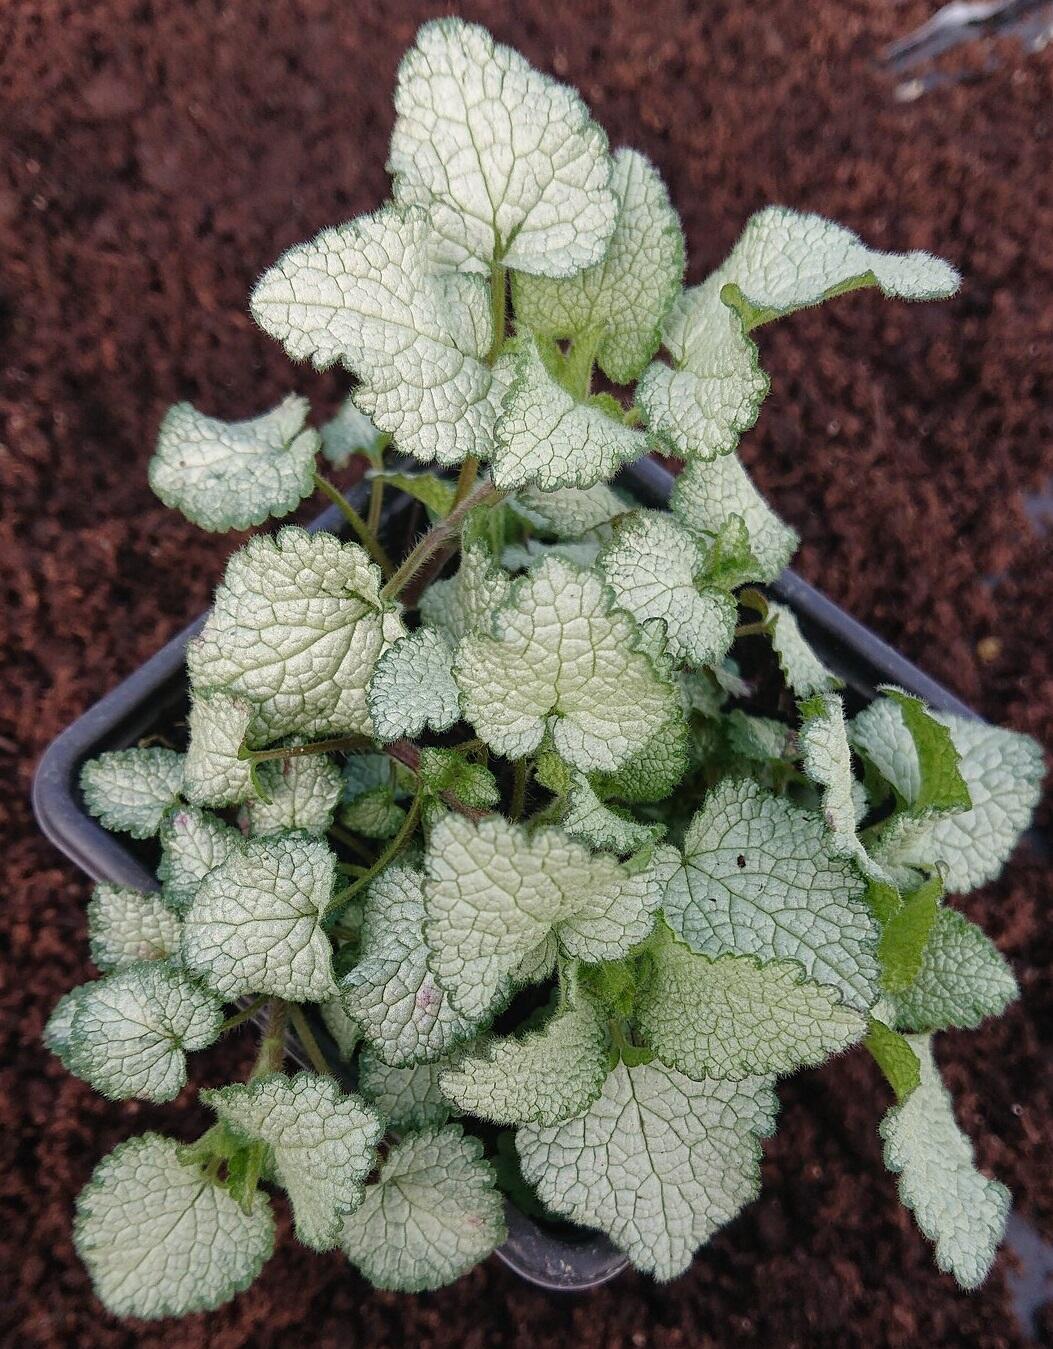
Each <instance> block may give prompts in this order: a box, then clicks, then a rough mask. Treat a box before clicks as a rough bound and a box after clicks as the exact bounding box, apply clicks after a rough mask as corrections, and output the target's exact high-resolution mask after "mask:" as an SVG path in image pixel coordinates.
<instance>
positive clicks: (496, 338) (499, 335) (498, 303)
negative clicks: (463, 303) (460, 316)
mask: <svg viewBox="0 0 1053 1349" xmlns="http://www.w3.org/2000/svg"><path fill="white" fill-rule="evenodd" d="M507 313H508V279H507V273H506V271H505V269H504V268H503V267H502V266H501V264H500V263H499V262H494V263H492V264H491V267H490V317H491V319H492V320H493V334H494V335H493V337H492V338H491V339H490V350H489V351H488V352H487V353H486V363H487V365H493V363H494V361H496V360H497V358H498V356H500V354H501V348H502V347H503V346H504V344H505V326H506V323H507Z"/></svg>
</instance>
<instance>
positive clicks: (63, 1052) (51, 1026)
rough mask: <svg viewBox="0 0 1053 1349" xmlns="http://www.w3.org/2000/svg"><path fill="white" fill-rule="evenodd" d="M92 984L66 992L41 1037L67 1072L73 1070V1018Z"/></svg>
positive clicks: (80, 985)
mask: <svg viewBox="0 0 1053 1349" xmlns="http://www.w3.org/2000/svg"><path fill="white" fill-rule="evenodd" d="M91 987H92V985H91V984H90V983H87V984H78V985H77V986H76V987H75V988H71V989H70V991H69V992H68V993H64V994H63V995H62V997H61V998H59V1000H58V1002H57V1003H55V1006H54V1007H53V1008H52V1009H51V1015H50V1016H49V1017H48V1020H47V1025H46V1026H45V1027H44V1034H43V1036H42V1037H41V1038H42V1039H43V1041H44V1044H45V1045H46V1046H47V1047H48V1049H50V1050H51V1052H52V1054H54V1055H55V1057H56V1058H57V1059H58V1061H59V1062H60V1063H61V1064H62V1066H63V1068H65V1069H66V1071H67V1072H73V1071H74V1069H73V1065H72V1046H71V1044H70V1036H71V1034H72V1032H73V1018H74V1017H75V1016H76V1013H77V1007H78V1006H79V1005H80V1000H81V998H82V997H83V996H84V994H85V993H86V992H87V990H88V989H89V988H91Z"/></svg>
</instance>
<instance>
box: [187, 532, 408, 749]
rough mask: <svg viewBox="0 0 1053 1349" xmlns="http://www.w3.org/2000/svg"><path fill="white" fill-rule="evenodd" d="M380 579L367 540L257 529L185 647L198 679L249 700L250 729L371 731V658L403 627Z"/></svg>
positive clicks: (269, 734)
mask: <svg viewBox="0 0 1053 1349" xmlns="http://www.w3.org/2000/svg"><path fill="white" fill-rule="evenodd" d="M381 580H382V578H381V575H380V569H379V568H378V567H377V566H376V565H375V563H373V562H371V561H370V560H369V557H368V555H367V554H366V552H365V551H364V550H363V549H362V548H359V547H358V545H357V544H354V543H341V542H340V541H339V539H336V538H334V537H333V535H331V534H308V533H307V532H306V531H305V530H302V529H297V528H294V527H292V526H287V527H286V528H284V529H281V530H279V531H278V533H277V534H275V535H273V536H269V535H257V536H256V537H255V538H253V539H250V540H249V542H248V543H247V544H246V545H245V547H244V548H242V549H241V550H240V551H239V552H237V553H235V554H234V556H233V557H232V558H231V559H230V562H229V563H228V564H227V574H226V576H225V578H224V581H223V584H222V585H221V586H220V587H219V589H218V590H217V591H216V599H215V604H214V606H213V609H212V612H211V614H210V615H209V618H208V622H207V623H206V624H205V628H204V631H203V632H202V633H201V635H200V637H197V638H195V639H194V640H193V641H192V642H191V643H190V646H189V647H188V648H187V665H188V668H189V670H190V677H191V680H192V681H193V683H194V686H195V687H196V688H199V689H204V688H208V687H209V686H212V685H220V686H225V687H227V688H229V690H230V692H231V693H232V694H235V695H237V696H238V697H241V698H245V699H247V700H248V701H249V702H251V703H252V704H253V705H254V707H255V710H256V717H255V721H254V724H253V728H252V733H253V738H255V737H257V736H258V737H261V738H265V739H272V740H277V739H280V738H282V737H283V736H288V735H309V736H324V735H341V734H347V733H349V732H356V731H357V732H361V733H363V734H365V735H369V734H370V733H371V732H372V729H373V728H372V723H371V721H370V718H369V709H368V707H367V706H366V687H367V685H368V684H369V678H370V675H371V674H372V673H373V666H374V665H375V663H376V661H377V659H378V657H379V656H380V654H381V652H382V651H383V650H384V648H385V647H386V646H387V645H388V644H389V643H390V642H393V641H396V640H397V639H398V638H399V637H400V636H402V633H403V631H404V629H403V626H402V620H401V619H400V618H399V616H398V614H397V612H396V611H395V610H394V609H392V608H391V607H389V606H388V605H386V604H385V603H384V601H383V600H381V598H380V584H381Z"/></svg>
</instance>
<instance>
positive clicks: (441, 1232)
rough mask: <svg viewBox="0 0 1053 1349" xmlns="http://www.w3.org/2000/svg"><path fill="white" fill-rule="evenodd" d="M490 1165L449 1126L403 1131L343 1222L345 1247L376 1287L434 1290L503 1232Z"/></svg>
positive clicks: (473, 1142) (481, 1256) (475, 1144)
mask: <svg viewBox="0 0 1053 1349" xmlns="http://www.w3.org/2000/svg"><path fill="white" fill-rule="evenodd" d="M494 1182H495V1177H494V1169H493V1167H492V1166H491V1164H490V1163H489V1162H488V1161H487V1160H486V1159H485V1157H484V1156H483V1145H482V1143H480V1141H479V1140H478V1139H477V1138H466V1137H465V1136H464V1135H463V1134H462V1133H461V1130H460V1129H459V1128H458V1127H457V1126H456V1125H449V1126H447V1127H446V1128H445V1129H438V1130H433V1129H427V1130H423V1131H422V1132H420V1133H411V1134H407V1135H406V1136H405V1137H404V1138H403V1139H402V1140H401V1141H400V1142H398V1143H396V1144H395V1145H394V1147H393V1148H392V1149H391V1150H390V1152H389V1153H388V1155H387V1157H386V1158H385V1160H384V1162H383V1163H382V1165H381V1168H380V1175H379V1176H378V1178H377V1180H376V1182H375V1183H374V1184H372V1185H368V1186H367V1187H366V1197H365V1199H364V1201H363V1203H362V1205H361V1207H360V1208H359V1209H358V1210H357V1211H356V1212H355V1213H353V1214H352V1215H351V1216H350V1217H349V1218H345V1220H344V1230H343V1235H342V1237H341V1240H340V1244H341V1246H342V1247H343V1250H344V1253H345V1254H346V1255H347V1257H348V1259H349V1260H351V1261H352V1262H353V1263H354V1264H355V1265H357V1266H358V1268H359V1269H360V1270H361V1271H362V1273H363V1274H364V1275H365V1276H366V1278H367V1279H369V1281H370V1283H372V1284H373V1286H374V1287H375V1288H395V1289H398V1290H400V1291H401V1292H404V1293H420V1292H423V1291H424V1290H425V1289H429V1288H441V1287H442V1285H443V1284H446V1283H452V1282H453V1280H454V1279H457V1278H459V1277H460V1276H461V1275H462V1274H465V1273H467V1271H468V1270H469V1269H471V1268H472V1266H473V1265H476V1264H478V1263H479V1261H480V1260H485V1259H486V1257H487V1256H488V1255H489V1254H490V1253H491V1251H493V1250H494V1248H495V1247H496V1246H499V1245H500V1244H501V1242H502V1241H504V1240H505V1237H506V1236H507V1229H506V1228H505V1220H504V1206H503V1204H502V1202H501V1196H500V1195H499V1194H498V1192H497V1190H496V1188H495V1184H494Z"/></svg>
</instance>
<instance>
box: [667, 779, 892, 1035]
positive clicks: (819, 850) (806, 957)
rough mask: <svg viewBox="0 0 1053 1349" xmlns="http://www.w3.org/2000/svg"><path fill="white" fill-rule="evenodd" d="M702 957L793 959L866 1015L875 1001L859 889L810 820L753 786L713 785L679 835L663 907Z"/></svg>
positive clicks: (871, 932)
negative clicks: (679, 854) (677, 859)
mask: <svg viewBox="0 0 1053 1349" xmlns="http://www.w3.org/2000/svg"><path fill="white" fill-rule="evenodd" d="M663 907H664V909H665V915H666V918H667V920H668V922H669V925H670V927H671V928H672V929H673V931H674V932H675V933H676V934H677V936H679V937H680V938H681V939H682V940H683V941H685V942H687V944H688V946H690V947H691V948H692V950H694V951H696V952H697V953H698V954H699V955H707V956H720V955H752V956H757V957H758V958H759V959H760V960H762V961H768V960H776V959H779V960H783V959H790V960H796V961H799V962H800V964H801V965H802V966H803V967H804V971H805V974H806V975H807V976H808V977H809V978H810V979H813V980H815V981H816V982H817V983H820V984H828V985H831V986H832V987H834V988H837V989H839V990H840V991H841V994H842V997H843V999H844V1001H845V1002H846V1003H847V1004H848V1006H850V1007H855V1008H857V1009H859V1010H860V1011H866V1010H867V1009H868V1008H869V1007H870V1006H871V1005H872V1004H873V1002H874V999H875V997H876V995H877V977H878V965H877V959H876V955H875V947H876V945H877V939H878V932H877V928H876V925H875V923H874V920H873V918H872V917H871V914H870V911H869V909H868V907H867V905H866V903H865V902H864V900H863V881H862V878H861V877H860V875H859V873H858V872H857V870H856V869H855V867H854V866H852V864H851V863H850V862H849V861H847V860H846V859H844V858H841V857H839V856H837V855H836V853H835V852H834V851H833V848H832V846H831V842H830V839H829V837H828V835H827V832H826V830H825V828H824V825H823V821H822V820H821V819H820V818H819V817H818V816H816V815H811V814H808V813H806V812H805V811H802V810H799V809H798V808H797V807H795V806H793V805H791V804H790V803H789V802H788V801H786V800H784V799H783V798H782V797H775V796H770V795H768V794H767V793H765V792H763V791H762V790H761V789H760V787H759V786H758V785H757V784H756V783H754V782H735V781H732V780H730V779H726V780H725V781H723V782H721V783H719V784H718V785H717V786H716V787H715V788H714V789H713V790H712V791H711V792H710V793H709V795H708V796H707V797H706V799H705V801H704V803H703V805H702V809H701V810H700V811H698V813H697V814H696V815H695V817H694V819H693V820H692V821H691V824H690V826H689V827H688V830H687V833H686V835H685V837H684V849H683V861H682V865H681V866H680V868H679V870H678V871H677V872H676V873H675V875H674V876H673V878H672V880H671V881H670V883H669V886H668V888H667V890H666V895H665V901H664V905H663Z"/></svg>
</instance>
